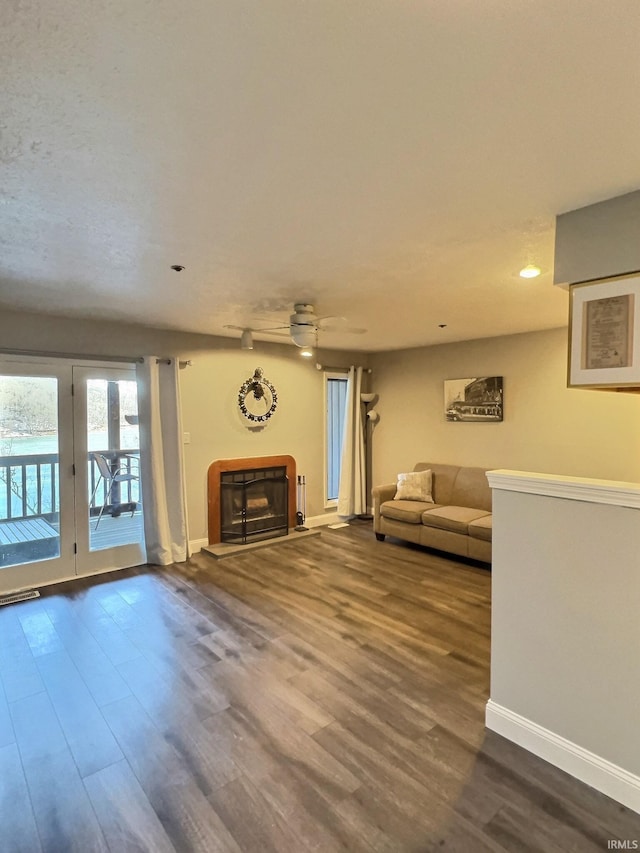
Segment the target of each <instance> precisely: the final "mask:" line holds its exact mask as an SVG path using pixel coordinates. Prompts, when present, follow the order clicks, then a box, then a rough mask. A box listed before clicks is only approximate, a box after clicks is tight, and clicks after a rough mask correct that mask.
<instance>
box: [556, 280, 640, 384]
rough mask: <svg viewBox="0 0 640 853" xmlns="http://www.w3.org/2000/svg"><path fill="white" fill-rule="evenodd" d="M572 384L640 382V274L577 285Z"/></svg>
mask: <svg viewBox="0 0 640 853" xmlns="http://www.w3.org/2000/svg"><path fill="white" fill-rule="evenodd" d="M568 384H569V386H572V387H589V386H590V387H594V388H623V387H625V386H626V387H631V386H638V385H640V277H638V276H628V277H626V278H616V279H609V280H606V281H596V282H589V283H587V284H574V285H572V286H571V291H570V318H569V381H568Z"/></svg>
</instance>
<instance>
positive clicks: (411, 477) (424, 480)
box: [393, 469, 433, 504]
mask: <svg viewBox="0 0 640 853" xmlns="http://www.w3.org/2000/svg"><path fill="white" fill-rule="evenodd" d="M393 499H394V501H424V502H425V503H431V504H432V503H433V498H432V497H431V470H430V469H428V470H426V471H411V472H410V473H408V474H398V485H397V486H396V493H395V497H394V498H393Z"/></svg>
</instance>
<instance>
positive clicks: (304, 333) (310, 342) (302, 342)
mask: <svg viewBox="0 0 640 853" xmlns="http://www.w3.org/2000/svg"><path fill="white" fill-rule="evenodd" d="M317 331H318V330H317V327H316V326H309V325H305V326H293V325H292V326H291V329H290V334H291V340H292V341H293V342H294V344H295V345H296V346H297V347H313V346H315V343H316V333H317Z"/></svg>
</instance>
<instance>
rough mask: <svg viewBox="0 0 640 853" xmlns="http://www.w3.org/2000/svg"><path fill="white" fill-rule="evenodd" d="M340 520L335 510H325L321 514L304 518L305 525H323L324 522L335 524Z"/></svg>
mask: <svg viewBox="0 0 640 853" xmlns="http://www.w3.org/2000/svg"><path fill="white" fill-rule="evenodd" d="M338 521H340V518H339V516H338V513H337V512H327V513H324V514H323V515H311V516H309V517H308V518H305V520H304V526H305V527H324V525H326V524H336V523H337V522H338Z"/></svg>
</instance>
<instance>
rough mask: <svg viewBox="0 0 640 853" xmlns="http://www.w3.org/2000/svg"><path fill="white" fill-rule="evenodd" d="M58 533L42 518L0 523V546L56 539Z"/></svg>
mask: <svg viewBox="0 0 640 853" xmlns="http://www.w3.org/2000/svg"><path fill="white" fill-rule="evenodd" d="M57 538H58V531H57V530H56V529H55V527H52V525H51V524H49V522H48V521H45V519H44V518H21V519H19V520H17V521H0V545H16V544H18V543H20V542H35V541H37V540H39V539H57Z"/></svg>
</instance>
